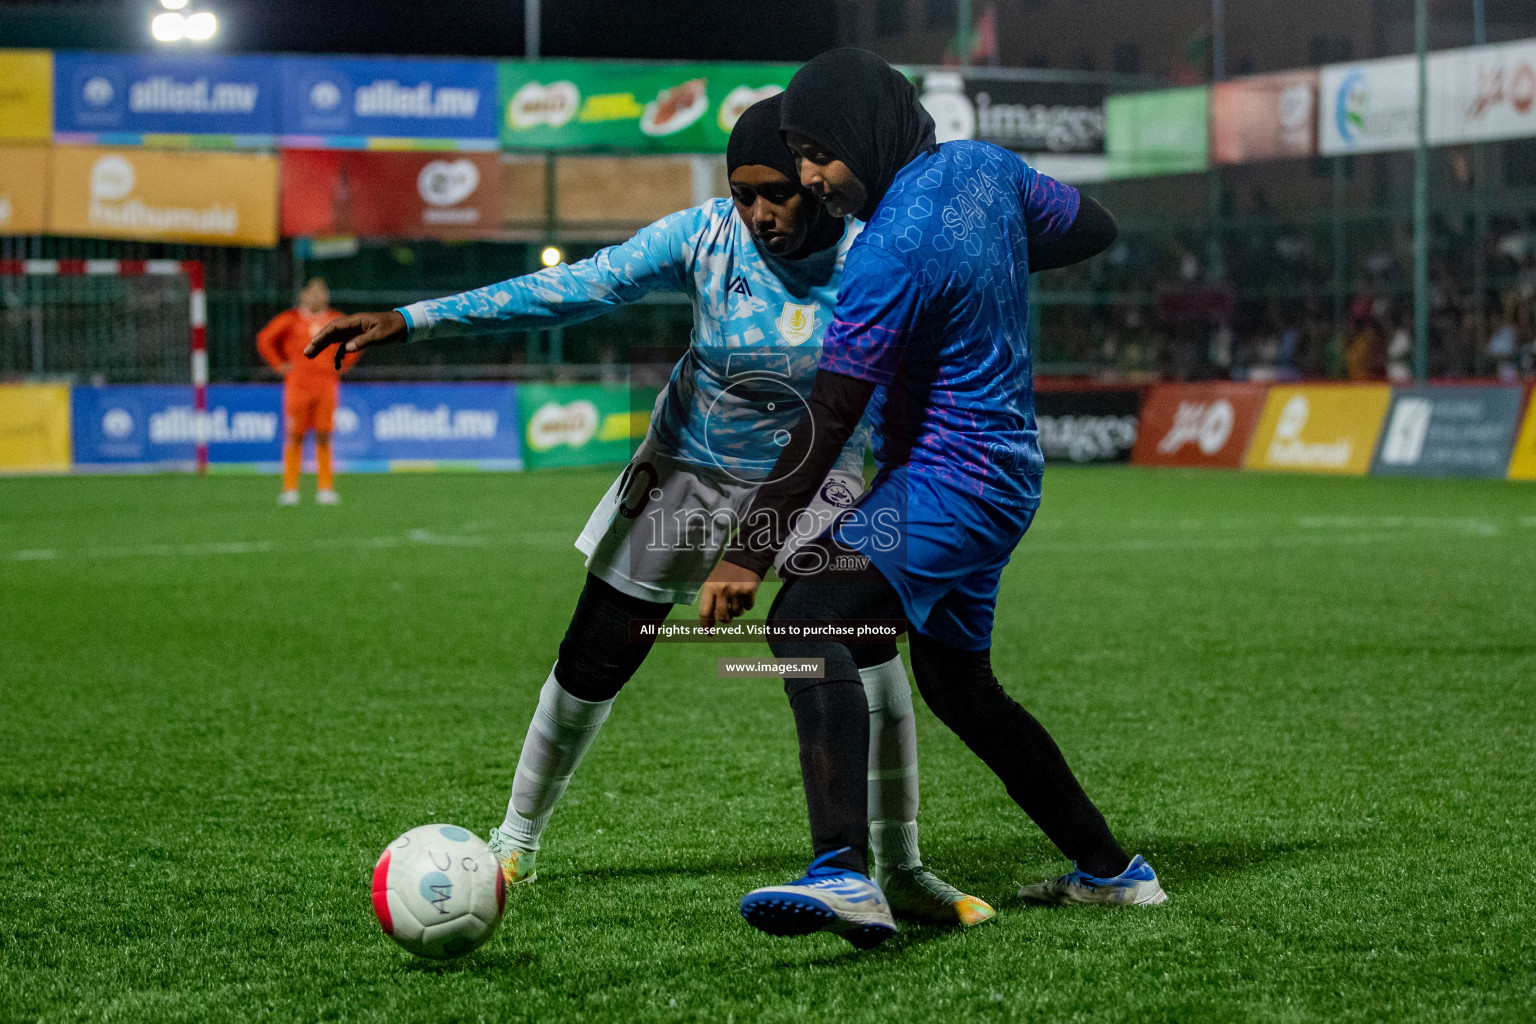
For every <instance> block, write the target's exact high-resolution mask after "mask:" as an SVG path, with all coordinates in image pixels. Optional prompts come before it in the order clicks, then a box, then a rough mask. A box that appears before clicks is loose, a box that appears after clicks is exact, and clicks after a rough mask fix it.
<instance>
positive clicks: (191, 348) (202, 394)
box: [0, 259, 208, 474]
mask: <svg viewBox="0 0 1536 1024" xmlns="http://www.w3.org/2000/svg"><path fill="white" fill-rule="evenodd" d="M145 277H180V278H183V279H184V280H185V281H186V285H187V323H188V324H189V335H188V338H187V345H188V352H189V358H190V363H191V377H192V410H193V416H194V418H195V419H196V421H197V424H198V427H197V430H196V435H195V451H196V462H197V471H198V473H199V474H203V473H206V472H207V471H208V431H207V415H208V298H207V293H206V291H205V290H204V280H203V264H202V263H201V262H200V261H198V260H17V259H0V279H4V278H23V279H38V278H43V279H47V278H145ZM40 309H41V307H38V308H37V309H34V312H40ZM87 315H89V314H88V313H87ZM34 333H35V336H36V340H35V342H34V355H33V370H34V372H37V373H42V372H44V359H43V354H42V353H43V341H42V338H43V329H42V326H41V322H40V321H39V322H38V324H37V326H36V330H35V331H34ZM90 370H91V367H89V366H82V367H80V368H78V370H77V372H89V371H90Z"/></svg>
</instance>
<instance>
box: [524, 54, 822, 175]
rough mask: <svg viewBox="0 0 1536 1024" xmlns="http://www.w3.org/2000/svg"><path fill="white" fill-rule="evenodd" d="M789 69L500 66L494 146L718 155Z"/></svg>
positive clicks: (553, 63)
mask: <svg viewBox="0 0 1536 1024" xmlns="http://www.w3.org/2000/svg"><path fill="white" fill-rule="evenodd" d="M794 71H795V66H794V65H792V64H622V63H621V64H607V63H604V64H594V63H591V62H587V61H534V62H528V61H503V62H502V63H501V64H500V65H499V67H498V70H497V75H498V81H499V87H500V88H499V95H500V111H499V117H500V125H499V130H500V135H501V144H502V146H503V147H504V148H508V149H536V150H545V149H589V150H609V149H612V150H627V151H631V152H636V153H723V152H725V143H726V140H727V139H728V138H729V137H730V134H731V129H732V128H733V127H735V124H736V119H737V118H738V117H740V116H741V113H742V111H744V110H746V109H747V108H748V107H750V106H751V105H752V104H754V103H756V102H757V101H758V100H761V99H765V98H767V97H769V96H772V95H773V94H774V93H777V92H781V91H783V89H784V86H785V85H787V84H788V83H789V79H790V76H791V75H792V74H794Z"/></svg>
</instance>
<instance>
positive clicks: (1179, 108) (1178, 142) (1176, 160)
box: [1104, 85, 1211, 178]
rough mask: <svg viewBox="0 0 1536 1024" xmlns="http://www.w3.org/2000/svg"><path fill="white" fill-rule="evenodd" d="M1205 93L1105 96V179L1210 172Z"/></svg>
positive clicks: (1208, 109) (1206, 90)
mask: <svg viewBox="0 0 1536 1024" xmlns="http://www.w3.org/2000/svg"><path fill="white" fill-rule="evenodd" d="M1210 112H1211V90H1210V89H1209V88H1207V87H1206V86H1203V85H1196V86H1191V87H1189V88H1187V89H1159V90H1157V91H1156V92H1137V93H1127V94H1126V95H1123V96H1111V97H1109V98H1108V99H1107V100H1106V101H1105V103H1104V119H1105V125H1104V142H1105V149H1106V151H1107V152H1108V154H1109V176H1110V177H1111V178H1135V177H1140V176H1142V175H1148V174H1188V173H1190V172H1192V171H1203V170H1206V169H1207V168H1209V167H1210V129H1209V123H1210Z"/></svg>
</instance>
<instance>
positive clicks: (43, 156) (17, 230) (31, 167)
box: [0, 146, 48, 235]
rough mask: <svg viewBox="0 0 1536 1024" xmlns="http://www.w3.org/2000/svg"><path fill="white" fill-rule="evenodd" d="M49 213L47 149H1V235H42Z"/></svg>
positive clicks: (16, 147) (19, 147) (20, 147)
mask: <svg viewBox="0 0 1536 1024" xmlns="http://www.w3.org/2000/svg"><path fill="white" fill-rule="evenodd" d="M47 212H48V150H47V149H46V148H45V147H43V146H0V235H40V234H42V233H43V222H44V219H45V216H46V214H47Z"/></svg>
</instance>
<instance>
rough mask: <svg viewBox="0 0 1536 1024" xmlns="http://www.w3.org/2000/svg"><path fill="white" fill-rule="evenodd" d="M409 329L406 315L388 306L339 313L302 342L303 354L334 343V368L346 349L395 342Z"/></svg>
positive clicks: (312, 352)
mask: <svg viewBox="0 0 1536 1024" xmlns="http://www.w3.org/2000/svg"><path fill="white" fill-rule="evenodd" d="M409 333H410V328H408V327H407V326H406V324H405V317H403V316H401V315H400V313H399V311H397V310H393V309H391V310H389V311H388V312H386V313H353V314H351V315H350V316H339V317H337V318H336V319H335V320H332V321H331V322H330V323H328V324H326V325H325V326H324V327H322V328H320V333H319V334H317V335H315V336H314V337H313V338H311V339H310V341H309V344H308V345H305V346H304V355H305V356H307V357H308V358H310V359H313V358H315V356H317V355H319V354H320V353H321V352H324V351H325V350H326V349H328V348H330V347H331V346H332V345H335V346H336V369H338V370H339V369H341V361H342V360H343V359H345V358H346V356H347V355H348V353H351V352H361V351H362V350H363V349H365V348H374V347H376V346H379V345H398V344H400V343H401V342H403V341H405V339H406V335H407V334H409Z"/></svg>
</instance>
